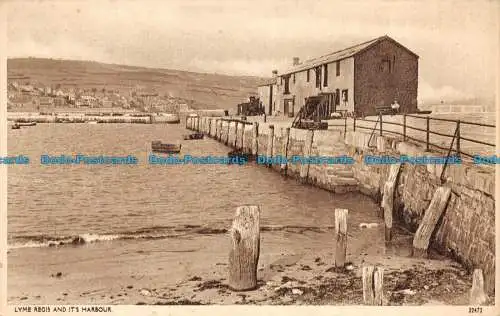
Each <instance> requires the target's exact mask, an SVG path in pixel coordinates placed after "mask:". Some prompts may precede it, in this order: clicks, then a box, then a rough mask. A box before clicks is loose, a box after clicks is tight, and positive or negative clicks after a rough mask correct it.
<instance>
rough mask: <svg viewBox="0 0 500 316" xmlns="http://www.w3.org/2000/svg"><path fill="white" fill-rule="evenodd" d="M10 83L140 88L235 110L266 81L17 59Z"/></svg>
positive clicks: (9, 68)
mask: <svg viewBox="0 0 500 316" xmlns="http://www.w3.org/2000/svg"><path fill="white" fill-rule="evenodd" d="M7 72H8V78H9V80H18V81H22V82H26V81H29V82H31V83H33V84H37V83H39V84H41V85H56V84H60V85H61V87H62V88H65V87H80V88H87V89H89V88H97V89H102V88H106V89H115V90H120V92H122V93H124V94H127V95H128V93H129V91H130V88H131V87H132V88H133V87H135V86H136V85H140V86H143V87H146V88H153V89H155V90H156V91H157V92H158V93H160V94H162V95H170V96H173V97H177V98H184V99H190V100H194V101H195V103H194V104H195V105H194V106H195V107H198V108H222V109H229V108H232V109H234V108H235V107H236V104H238V103H241V102H243V101H244V100H245V99H247V98H248V96H249V95H250V94H255V93H256V91H257V86H258V85H259V84H260V83H262V82H263V81H264V80H265V78H258V77H245V76H226V75H218V74H205V73H195V72H187V71H180V70H169V69H155V68H144V67H134V66H125V65H113V64H104V63H98V62H92V61H74V60H57V59H45V58H15V59H9V60H8V62H7Z"/></svg>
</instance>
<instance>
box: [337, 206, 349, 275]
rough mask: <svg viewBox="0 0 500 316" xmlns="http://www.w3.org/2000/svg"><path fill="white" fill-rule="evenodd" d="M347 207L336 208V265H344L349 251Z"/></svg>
mask: <svg viewBox="0 0 500 316" xmlns="http://www.w3.org/2000/svg"><path fill="white" fill-rule="evenodd" d="M347 213H348V210H347V209H340V208H336V209H335V266H336V267H338V268H339V267H344V265H345V257H346V253H347Z"/></svg>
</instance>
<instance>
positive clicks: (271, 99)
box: [257, 70, 278, 115]
mask: <svg viewBox="0 0 500 316" xmlns="http://www.w3.org/2000/svg"><path fill="white" fill-rule="evenodd" d="M276 77H277V71H276V70H273V78H272V79H270V80H267V81H266V82H264V83H263V84H261V85H259V86H258V87H257V93H258V95H259V100H260V102H261V103H262V106H263V107H264V111H265V113H266V114H267V115H273V113H275V112H276V111H277V109H276V95H277V92H278V89H277V88H276Z"/></svg>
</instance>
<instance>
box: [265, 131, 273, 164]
mask: <svg viewBox="0 0 500 316" xmlns="http://www.w3.org/2000/svg"><path fill="white" fill-rule="evenodd" d="M268 137H269V138H268V139H267V151H266V159H270V158H271V157H272V156H273V146H274V125H269V135H268ZM267 166H268V167H271V164H267Z"/></svg>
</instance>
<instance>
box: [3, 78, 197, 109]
mask: <svg viewBox="0 0 500 316" xmlns="http://www.w3.org/2000/svg"><path fill="white" fill-rule="evenodd" d="M7 94H8V105H7V110H8V111H9V112H15V111H18V112H27V111H36V112H43V111H51V110H57V109H65V110H68V109H74V110H85V109H96V110H98V109H112V110H113V111H114V112H120V111H124V110H132V111H139V112H166V113H178V112H179V111H183V110H186V109H187V108H188V103H189V101H190V100H184V99H182V98H175V97H172V96H169V95H160V93H158V92H156V91H155V90H154V89H151V88H147V87H143V86H135V87H133V88H131V89H130V90H129V91H128V92H123V91H120V90H113V89H106V88H105V87H103V88H100V89H98V88H90V89H89V88H77V87H76V88H75V87H71V88H68V87H62V86H61V85H60V84H57V85H45V84H43V83H38V82H37V83H34V82H30V81H17V80H11V81H10V82H9V83H8V89H7Z"/></svg>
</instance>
